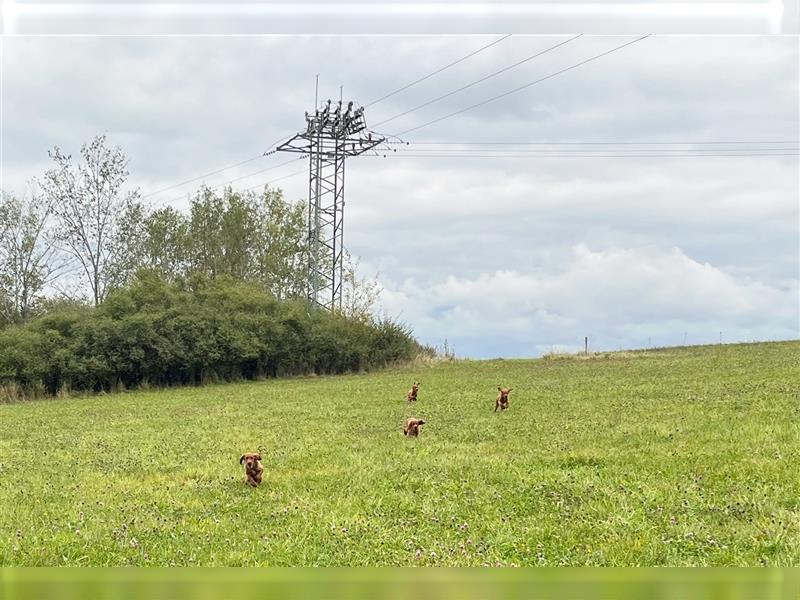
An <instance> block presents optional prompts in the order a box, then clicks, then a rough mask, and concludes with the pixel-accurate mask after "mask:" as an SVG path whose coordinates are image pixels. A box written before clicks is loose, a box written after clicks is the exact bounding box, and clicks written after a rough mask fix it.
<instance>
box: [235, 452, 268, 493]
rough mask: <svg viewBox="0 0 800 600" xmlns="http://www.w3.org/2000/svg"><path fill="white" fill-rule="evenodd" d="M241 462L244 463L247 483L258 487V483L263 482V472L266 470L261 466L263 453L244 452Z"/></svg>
mask: <svg viewBox="0 0 800 600" xmlns="http://www.w3.org/2000/svg"><path fill="white" fill-rule="evenodd" d="M239 464H240V465H241V464H244V473H245V475H246V476H247V479H246V481H247V483H248V484H250V485H252V486H253V487H258V484H259V483H261V474H262V473H263V472H264V467H262V466H261V455H260V454H259V453H258V452H248V453H247V454H242V457H241V458H240V459H239Z"/></svg>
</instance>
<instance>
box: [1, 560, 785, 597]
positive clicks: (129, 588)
mask: <svg viewBox="0 0 800 600" xmlns="http://www.w3.org/2000/svg"><path fill="white" fill-rule="evenodd" d="M0 598H3V599H4V600H31V599H34V598H35V599H40V598H47V599H49V598H55V599H59V600H62V599H64V600H72V599H76V600H77V599H79V598H93V599H94V598H114V599H116V600H128V599H130V600H138V599H140V598H141V599H144V598H147V599H156V600H160V599H165V600H166V599H168V598H169V599H178V598H197V599H212V598H237V599H243V600H248V599H250V598H253V599H255V598H276V599H277V598H282V599H289V600H291V599H294V598H298V599H299V598H352V599H360V598H364V599H366V598H370V599H373V598H375V599H381V598H387V599H389V598H391V599H398V600H399V599H405V598H409V599H411V598H414V599H417V598H446V599H450V598H453V599H456V598H458V599H462V598H463V599H472V598H475V599H478V598H481V599H494V598H497V599H498V600H499V599H501V598H503V599H507V598H508V599H516V598H520V599H522V598H526V599H527V598H532V599H547V600H549V599H551V598H552V599H556V598H558V599H570V598H592V599H606V598H608V599H611V598H614V599H628V598H630V599H634V598H637V599H638V598H658V599H660V600H673V599H674V600H678V599H680V600H695V599H705V598H713V599H715V600H752V599H760V600H772V599H775V600H784V599H787V600H788V599H791V600H797V599H798V598H800V569H797V568H788V569H780V568H589V567H585V568H580V567H561V568H558V567H550V568H522V569H485V568H484V569H481V568H390V567H385V568H372V567H365V568H295V569H293V568H268V569H243V568H191V567H190V568H125V567H114V568H31V567H27V568H26V567H3V568H0Z"/></svg>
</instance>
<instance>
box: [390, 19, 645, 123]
mask: <svg viewBox="0 0 800 600" xmlns="http://www.w3.org/2000/svg"><path fill="white" fill-rule="evenodd" d="M650 35H652V34H647V35H643V36H641V37H638V38H636V39H635V40H631V41H629V42H625V43H624V44H621V45H619V46H615V47H614V48H612V49H610V50H606V51H605V52H601V53H600V54H595V55H594V56H591V57H589V58H587V59H585V60H582V61H580V62H578V63H575V64H574V65H570V66H569V67H565V68H563V69H560V70H558V71H556V72H554V73H550V74H549V75H546V76H544V77H541V78H539V79H536V80H534V81H530V82H528V83H526V84H524V85H521V86H518V87H515V88H513V89H511V90H508V91H506V92H503V93H502V94H498V95H496V96H492V97H491V98H487V99H486V100H482V101H481V102H476V103H475V104H472V105H470V106H467V107H465V108H462V109H460V110H457V111H454V112H452V113H449V114H446V115H444V116H441V117H438V118H436V119H433V120H431V121H428V122H426V123H422V124H421V125H417V126H415V127H411V128H409V129H406V130H404V131H401V132H399V133H395V134H394V135H395V136H398V137H399V136H402V135H405V134H407V133H411V132H412V131H418V130H420V129H422V128H424V127H428V126H430V125H433V124H435V123H440V122H441V121H444V120H445V119H450V118H451V117H455V116H456V115H460V114H462V113H465V112H467V111H469V110H473V109H475V108H478V107H480V106H484V105H486V104H489V103H490V102H494V101H495V100H499V99H500V98H505V97H506V96H510V95H511V94H515V93H517V92H520V91H522V90H524V89H527V88H529V87H531V86H533V85H536V84H538V83H541V82H543V81H546V80H548V79H551V78H553V77H556V76H557V75H560V74H562V73H566V72H567V71H571V70H572V69H576V68H578V67H580V66H582V65H585V64H586V63H589V62H592V61H594V60H597V59H599V58H602V57H603V56H607V55H609V54H611V53H612V52H617V51H618V50H622V49H623V48H625V47H627V46H630V45H631V44H635V43H637V42H640V41H642V40H644V39H645V38H648V37H650Z"/></svg>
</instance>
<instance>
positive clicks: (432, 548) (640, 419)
mask: <svg viewBox="0 0 800 600" xmlns="http://www.w3.org/2000/svg"><path fill="white" fill-rule="evenodd" d="M413 380H419V381H421V382H422V385H421V388H420V394H419V397H420V399H419V401H418V402H417V403H416V404H414V405H413V406H408V405H407V403H406V402H405V392H406V391H407V389H408V388H409V387H410V385H411V383H412V381H413ZM498 385H503V386H510V387H513V392H512V393H511V405H510V409H509V410H508V411H507V412H505V413H502V414H501V413H497V414H495V413H493V412H492V411H493V409H494V398H495V395H496V389H497V386H498ZM412 415H413V416H419V417H422V418H424V419H426V420H427V421H428V424H426V425H425V426H423V428H422V433H421V434H420V437H419V439H417V440H410V439H406V438H404V437H403V435H402V431H401V426H402V422H403V420H404V419H405V417H407V416H412ZM250 450H261V452H262V454H263V458H264V461H263V462H264V466H265V473H264V483H263V484H262V485H261V487H259V488H257V489H252V488H250V487H247V486H246V485H245V484H244V477H243V472H242V469H241V467H240V466H239V463H238V459H239V456H240V454H242V453H243V452H245V451H250ZM798 473H800V342H785V343H768V344H751V345H730V346H727V345H726V346H708V347H697V348H683V349H665V350H653V351H641V352H624V353H611V354H603V355H590V356H589V357H585V358H584V357H554V358H550V359H541V360H494V361H481V362H470V361H464V362H452V363H442V364H437V365H425V366H419V367H414V368H411V367H409V368H407V369H403V370H397V371H391V372H384V373H378V374H369V375H352V376H339V377H318V378H299V379H283V380H269V381H263V382H256V383H243V384H230V385H220V386H209V387H202V388H182V389H172V390H159V391H142V392H134V393H126V394H118V395H105V396H95V397H90V398H78V399H65V400H48V401H40V402H32V403H24V404H17V405H6V406H0V564H3V565H128V564H135V565H172V564H175V565H354V566H355V565H492V566H494V565H795V566H797V565H800V477H799V476H798Z"/></svg>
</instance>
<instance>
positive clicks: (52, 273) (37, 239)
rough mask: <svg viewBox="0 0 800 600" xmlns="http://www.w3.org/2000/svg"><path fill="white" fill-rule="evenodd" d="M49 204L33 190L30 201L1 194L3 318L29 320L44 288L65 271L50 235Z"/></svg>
mask: <svg viewBox="0 0 800 600" xmlns="http://www.w3.org/2000/svg"><path fill="white" fill-rule="evenodd" d="M51 216H52V210H51V206H50V204H49V203H48V202H47V201H46V199H45V198H44V196H42V195H41V194H38V193H35V192H32V193H31V195H30V198H29V199H28V200H19V199H17V198H15V197H14V196H11V195H0V319H2V320H4V321H5V322H6V323H20V322H23V321H26V320H28V319H29V318H30V317H32V316H33V315H34V312H35V310H36V308H37V306H38V305H39V303H40V302H41V301H42V300H43V295H42V294H43V291H44V288H45V287H46V286H47V285H48V284H49V283H51V282H52V281H53V279H54V278H55V277H56V276H57V275H58V274H59V273H60V272H61V271H62V270H63V267H64V266H65V263H64V262H63V261H60V260H58V258H57V256H56V247H55V244H54V240H53V238H52V237H51V236H50V235H49V232H48V226H49V224H50V221H51Z"/></svg>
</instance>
